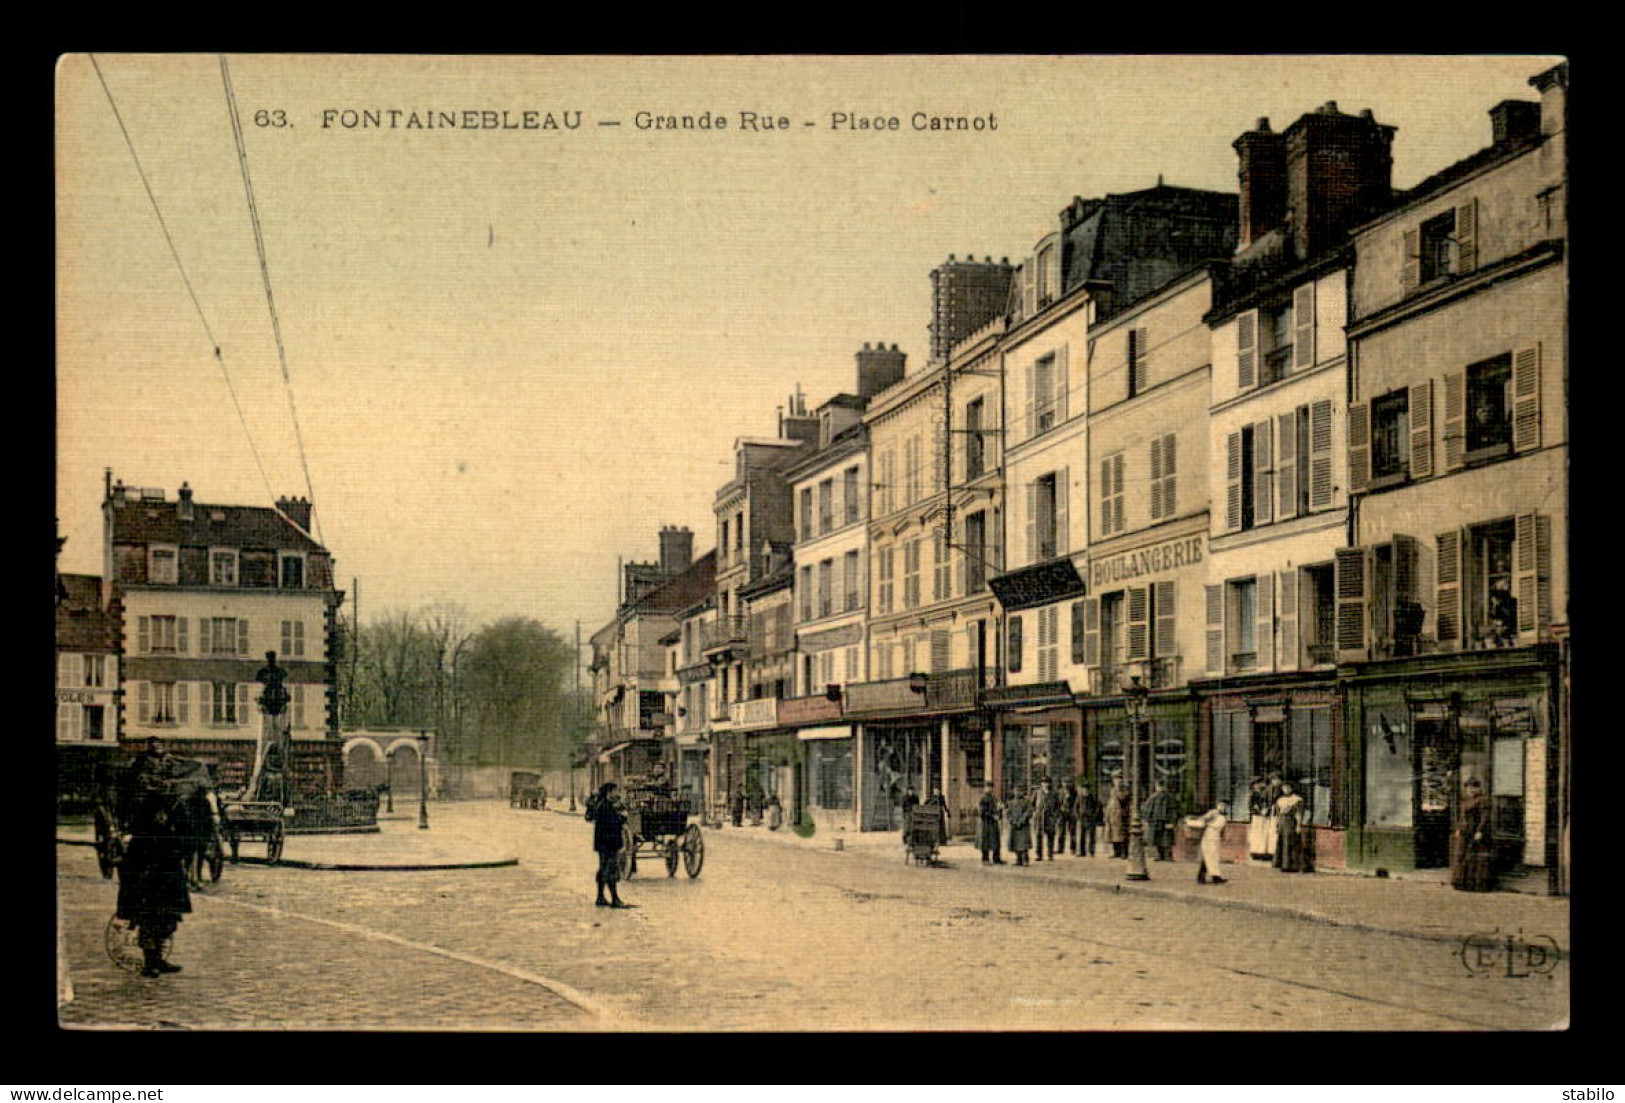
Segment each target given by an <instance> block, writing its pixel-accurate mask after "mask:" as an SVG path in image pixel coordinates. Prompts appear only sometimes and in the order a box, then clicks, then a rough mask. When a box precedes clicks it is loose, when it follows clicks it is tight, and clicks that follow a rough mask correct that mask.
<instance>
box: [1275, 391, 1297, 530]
mask: <svg viewBox="0 0 1625 1103" xmlns="http://www.w3.org/2000/svg"><path fill="white" fill-rule="evenodd" d="M1275 423H1276V433H1275V452H1276V458H1277V463H1276V466H1275V487H1276V489H1277V490H1278V491H1279V493H1280V499H1281V504H1280V508H1279V509H1277V510H1276V512H1275V515H1276V517H1278V518H1280V519H1281V520H1283V521H1285V520H1286V519H1287V518H1288V517H1296V516H1297V515H1298V418H1297V415H1296V414H1281V415H1280V416H1279V417H1277V418H1276V419H1275Z"/></svg>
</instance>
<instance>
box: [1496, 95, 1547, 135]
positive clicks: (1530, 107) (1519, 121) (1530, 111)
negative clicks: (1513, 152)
mask: <svg viewBox="0 0 1625 1103" xmlns="http://www.w3.org/2000/svg"><path fill="white" fill-rule="evenodd" d="M1490 130H1491V133H1492V135H1493V137H1494V140H1495V144H1496V145H1497V146H1504V145H1509V144H1511V143H1513V142H1521V141H1525V140H1527V139H1529V138H1536V137H1539V136H1540V104H1539V103H1537V102H1536V101H1534V100H1502V101H1501V102H1500V103H1498V104H1496V105H1495V106H1494V107H1492V108H1490Z"/></svg>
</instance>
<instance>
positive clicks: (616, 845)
mask: <svg viewBox="0 0 1625 1103" xmlns="http://www.w3.org/2000/svg"><path fill="white" fill-rule="evenodd" d="M587 819H588V820H590V821H591V822H592V848H593V850H595V851H597V853H598V906H599V907H600V908H605V907H608V908H630V907H634V906H635V905H632V904H628V903H626V902H624V901H623V900H622V899H621V894H620V892H619V891H617V888H616V886H617V883H618V882H619V881H620V879H621V847H622V846H623V845H624V844H625V839H624V838H623V835H624V833H625V827H626V813H625V812H624V811H622V810H621V802H620V801H619V800H617V799H616V798H615V783H614V782H613V781H606V782H604V784H602V785H600V786H599V787H598V792H597V794H596V795H595V796H591V797H588V798H587ZM606 887H607V888H608V889H609V899H608V900H605V899H604V889H605V888H606Z"/></svg>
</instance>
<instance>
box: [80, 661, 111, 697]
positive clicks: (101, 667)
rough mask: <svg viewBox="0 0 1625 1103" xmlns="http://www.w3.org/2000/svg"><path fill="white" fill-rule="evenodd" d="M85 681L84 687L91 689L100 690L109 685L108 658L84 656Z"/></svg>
mask: <svg viewBox="0 0 1625 1103" xmlns="http://www.w3.org/2000/svg"><path fill="white" fill-rule="evenodd" d="M84 670H85V680H84V683H83V684H84V685H86V686H89V687H91V688H93V689H94V688H100V687H101V686H104V685H106V684H107V656H105V655H86V656H84Z"/></svg>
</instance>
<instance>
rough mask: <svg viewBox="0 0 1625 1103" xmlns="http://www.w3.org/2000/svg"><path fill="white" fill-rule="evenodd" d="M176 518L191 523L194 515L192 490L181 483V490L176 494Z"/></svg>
mask: <svg viewBox="0 0 1625 1103" xmlns="http://www.w3.org/2000/svg"><path fill="white" fill-rule="evenodd" d="M175 495H176V497H175V516H176V517H178V518H180V519H181V520H182V521H190V520H191V519H192V517H193V513H192V488H191V487H190V486H188V485H187V484H186V483H181V488H180V489H179V490H177V491H176V492H175Z"/></svg>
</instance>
